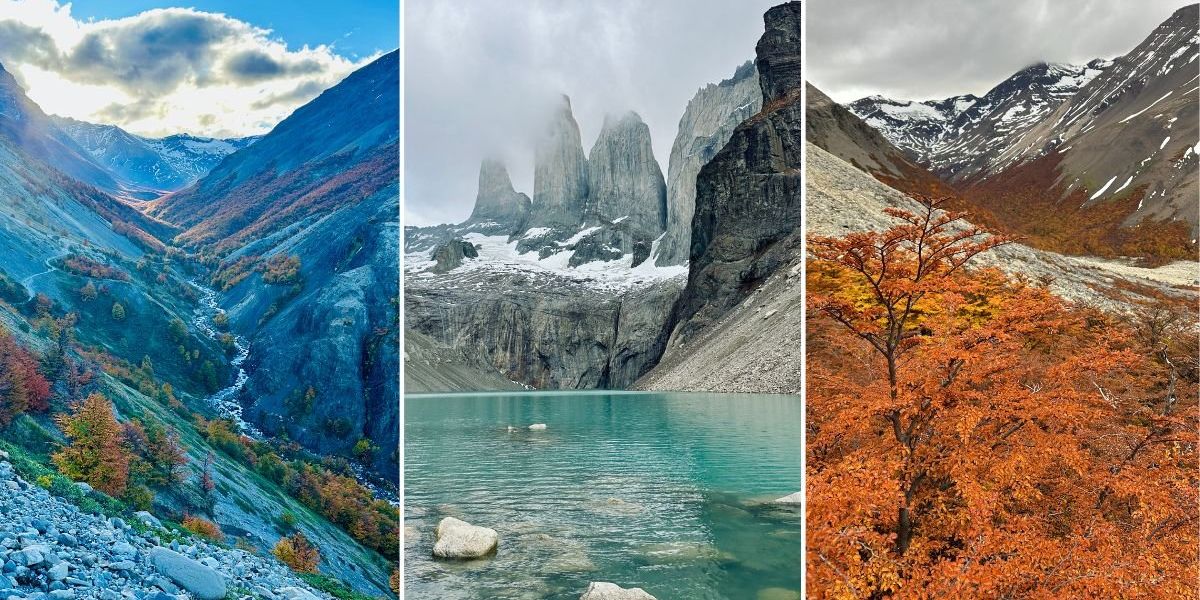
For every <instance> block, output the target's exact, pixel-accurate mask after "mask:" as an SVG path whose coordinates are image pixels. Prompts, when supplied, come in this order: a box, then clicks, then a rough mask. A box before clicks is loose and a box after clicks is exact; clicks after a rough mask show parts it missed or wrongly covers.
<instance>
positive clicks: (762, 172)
mask: <svg viewBox="0 0 1200 600" xmlns="http://www.w3.org/2000/svg"><path fill="white" fill-rule="evenodd" d="M764 21H765V24H766V32H765V33H764V34H763V36H762V38H760V39H759V41H758V45H757V47H756V54H757V58H756V64H757V66H758V73H759V85H760V87H761V88H762V92H763V97H762V104H763V109H762V111H761V112H759V113H758V114H757V115H755V116H753V117H751V118H750V119H749V120H747V121H746V122H744V123H742V124H741V125H739V126H738V127H737V129H735V130H734V132H733V135H732V136H731V137H730V140H729V143H727V144H726V145H725V147H724V148H722V149H721V151H720V152H718V153H717V155H716V156H715V157H713V159H712V160H711V161H709V162H708V164H706V165H705V166H704V167H703V168H702V169H701V170H700V174H699V176H698V177H697V180H696V214H695V217H694V219H693V221H692V241H691V244H692V245H691V257H690V262H689V270H688V283H687V287H686V288H685V290H684V292H683V295H682V296H681V297H680V299H679V302H678V304H677V305H676V307H675V311H674V315H673V321H674V323H675V325H674V327H673V333H672V344H673V345H678V344H681V343H685V342H690V341H691V340H690V339H689V338H690V336H691V335H692V334H693V333H696V332H699V331H701V330H702V329H704V328H705V327H706V326H708V325H710V324H712V323H714V322H716V321H717V320H719V319H720V318H721V317H722V315H724V314H725V313H726V312H727V311H728V310H730V309H731V308H732V307H733V306H735V305H736V304H738V303H739V302H741V301H742V300H744V299H745V298H746V297H747V296H748V295H749V294H750V293H751V291H753V290H754V289H755V288H757V287H758V286H759V285H761V284H762V282H763V281H765V280H766V279H767V278H768V277H769V276H770V275H771V274H772V273H773V272H775V270H776V269H778V268H779V267H780V266H781V265H783V264H785V263H787V262H789V261H790V260H791V258H792V256H793V255H794V254H795V253H797V252H800V247H801V245H802V243H803V240H802V239H801V237H800V218H801V214H802V204H803V203H802V201H801V191H802V190H801V177H800V164H801V162H800V155H801V150H802V147H801V133H802V132H801V126H802V123H803V122H804V119H803V116H804V115H803V111H804V107H803V105H802V104H803V103H802V102H801V95H802V92H803V88H802V86H803V79H802V77H801V73H800V69H799V60H800V55H801V50H802V41H801V37H800V34H801V31H802V28H801V20H800V3H799V2H789V3H787V4H782V5H780V6H776V7H774V8H772V9H770V10H769V11H767V13H766V15H765V16H764Z"/></svg>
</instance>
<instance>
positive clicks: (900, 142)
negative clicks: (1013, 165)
mask: <svg viewBox="0 0 1200 600" xmlns="http://www.w3.org/2000/svg"><path fill="white" fill-rule="evenodd" d="M1111 64H1112V63H1111V61H1103V60H1094V61H1092V62H1090V63H1088V64H1086V65H1083V66H1076V65H1067V64H1057V63H1038V64H1035V65H1032V66H1030V67H1026V68H1024V69H1022V70H1020V71H1018V72H1017V73H1015V74H1013V75H1012V76H1011V77H1009V78H1008V79H1006V80H1004V81H1003V82H1001V83H1000V84H999V85H997V86H996V87H994V88H992V89H991V90H990V91H988V93H986V94H984V95H983V96H982V97H976V96H974V95H971V94H965V95H961V96H952V97H950V98H946V99H944V100H926V101H924V102H914V101H904V100H893V99H890V98H885V97H883V96H868V97H866V98H862V99H859V100H856V101H854V102H852V103H850V104H849V105H848V108H849V109H850V110H851V111H852V112H853V113H854V114H856V115H858V116H859V117H860V118H862V119H863V120H864V121H866V122H867V124H868V125H870V126H872V127H874V128H875V129H878V130H879V131H880V133H882V134H883V135H884V137H886V138H887V139H888V140H889V141H891V142H892V143H893V144H895V145H896V146H897V147H899V148H900V149H902V150H904V151H905V152H907V153H908V154H909V155H910V156H911V157H912V158H913V159H914V160H916V161H917V162H918V163H920V164H922V165H926V166H928V167H929V168H930V170H932V171H933V172H934V173H936V174H938V175H939V176H941V177H943V178H946V179H947V180H950V181H960V180H965V179H969V178H972V177H975V176H978V175H980V174H986V173H988V172H991V171H993V169H992V165H993V164H994V163H995V161H996V159H997V158H998V156H999V154H1000V153H1001V152H1003V151H1004V150H1005V149H1007V148H1008V147H1010V146H1011V144H1012V143H1013V142H1014V141H1015V140H1017V139H1019V138H1020V137H1021V136H1022V135H1023V134H1024V133H1025V132H1026V131H1027V130H1028V129H1029V128H1030V127H1033V126H1034V125H1036V124H1037V123H1038V122H1040V121H1041V120H1042V119H1043V118H1044V117H1045V116H1046V115H1048V114H1050V113H1051V112H1052V111H1053V110H1054V109H1055V108H1057V107H1058V106H1059V105H1060V104H1061V103H1062V102H1063V101H1064V100H1066V99H1068V98H1070V97H1071V96H1073V95H1074V94H1075V92H1077V91H1078V90H1079V89H1080V88H1081V87H1082V86H1084V85H1085V84H1087V83H1088V82H1089V81H1091V80H1092V79H1093V78H1095V77H1096V76H1097V75H1099V74H1100V73H1102V72H1103V71H1104V70H1105V69H1106V68H1108V67H1109V66H1110V65H1111Z"/></svg>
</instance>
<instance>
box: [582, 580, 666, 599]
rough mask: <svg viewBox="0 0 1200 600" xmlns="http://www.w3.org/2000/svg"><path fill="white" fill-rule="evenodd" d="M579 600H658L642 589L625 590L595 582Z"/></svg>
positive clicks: (589, 585) (602, 582) (613, 584)
mask: <svg viewBox="0 0 1200 600" xmlns="http://www.w3.org/2000/svg"><path fill="white" fill-rule="evenodd" d="M579 600H658V599H657V598H655V597H654V596H651V595H650V594H647V593H646V590H643V589H642V588H629V589H625V588H623V587H621V586H619V585H617V584H615V583H608V582H605V581H593V582H591V583H589V584H588V588H587V591H586V592H584V593H583V595H582V596H580V597H579Z"/></svg>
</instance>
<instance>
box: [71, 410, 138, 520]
mask: <svg viewBox="0 0 1200 600" xmlns="http://www.w3.org/2000/svg"><path fill="white" fill-rule="evenodd" d="M57 421H58V425H59V427H60V428H61V429H62V431H63V435H65V436H66V437H67V440H68V443H67V445H66V446H64V447H63V448H62V449H61V450H59V451H58V452H56V453H54V455H53V456H52V457H51V458H52V459H53V461H54V464H55V465H56V466H57V467H58V470H59V471H60V472H62V474H63V475H66V476H67V477H70V478H71V479H73V480H75V481H83V482H86V483H87V484H89V485H91V486H92V487H93V488H95V489H97V490H100V491H102V492H104V493H106V494H108V495H109V496H113V497H120V496H121V495H122V494H124V493H125V489H126V486H127V485H128V483H129V466H130V462H131V460H132V458H133V456H132V452H131V451H130V449H129V447H128V446H127V443H126V441H125V436H124V430H123V428H122V427H121V424H120V423H118V422H117V417H116V415H115V414H114V413H113V407H112V403H111V402H109V400H108V398H105V397H104V396H103V395H101V394H99V393H93V394H91V395H89V396H88V397H87V398H86V399H84V400H83V402H80V403H78V404H77V405H76V406H74V407H73V408H72V410H71V412H70V413H68V414H62V415H59V416H58V417H57Z"/></svg>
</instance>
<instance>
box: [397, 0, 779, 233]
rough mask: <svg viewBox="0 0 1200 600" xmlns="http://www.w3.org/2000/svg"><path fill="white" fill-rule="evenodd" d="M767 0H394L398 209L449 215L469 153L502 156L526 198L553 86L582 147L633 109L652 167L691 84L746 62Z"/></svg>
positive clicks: (431, 218)
mask: <svg viewBox="0 0 1200 600" xmlns="http://www.w3.org/2000/svg"><path fill="white" fill-rule="evenodd" d="M777 3H778V2H775V1H772V0H750V1H737V2H734V1H730V0H707V1H690V0H658V1H655V0H606V1H605V2H584V1H582V0H577V1H560V0H523V1H521V2H510V1H503V0H453V1H448V0H407V1H406V2H405V4H404V7H405V8H404V11H405V12H404V24H405V29H404V35H403V36H402V38H403V40H404V44H405V99H404V110H405V148H406V153H405V217H406V222H407V223H408V224H416V225H427V224H433V223H441V222H449V221H461V220H463V219H465V218H466V217H467V215H468V214H469V213H470V211H471V205H472V203H473V202H474V198H475V187H476V178H477V175H478V169H479V161H480V160H481V159H482V158H483V157H484V156H485V155H489V154H499V155H502V156H504V157H505V158H506V159H507V163H508V167H509V173H510V175H511V176H512V178H513V183H514V185H515V186H516V187H517V189H518V190H520V191H523V192H526V193H532V188H533V159H532V141H533V136H534V135H535V134H536V133H537V132H538V131H539V126H540V119H541V118H542V117H543V115H544V114H545V112H544V111H545V110H547V106H549V105H550V103H551V102H552V101H553V100H554V99H555V98H556V97H557V94H559V93H565V94H567V95H568V96H570V98H571V104H572V106H573V108H574V114H575V118H576V120H577V121H578V122H579V125H580V128H581V130H582V137H583V146H584V151H585V152H586V151H588V150H590V149H591V146H592V143H593V142H594V141H595V139H596V135H597V134H598V133H599V130H600V126H601V125H602V123H603V120H604V114H605V113H608V112H618V111H624V110H634V111H636V112H637V113H638V114H639V115H641V117H642V119H643V120H644V121H646V123H647V124H648V125H649V127H650V132H651V138H652V141H653V144H654V150H655V155H656V157H657V158H658V160H659V163H660V165H661V167H662V170H663V172H664V175H665V173H666V170H667V159H668V156H669V154H670V149H671V144H672V142H673V140H674V138H675V133H676V129H677V127H678V124H679V118H680V117H681V116H683V111H684V109H685V108H686V106H687V102H688V100H690V99H691V98H692V96H693V95H695V93H696V91H697V89H699V88H700V87H703V86H704V85H705V84H708V83H715V82H717V81H720V80H722V79H725V78H727V77H729V76H731V75H732V74H733V71H734V69H736V68H737V67H738V65H740V64H742V63H743V62H745V61H746V59H748V58H753V57H754V45H755V43H756V42H757V40H758V37H759V36H760V35H761V34H762V29H763V22H762V14H763V12H765V11H766V9H768V8H770V7H771V6H772V5H773V4H777Z"/></svg>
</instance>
